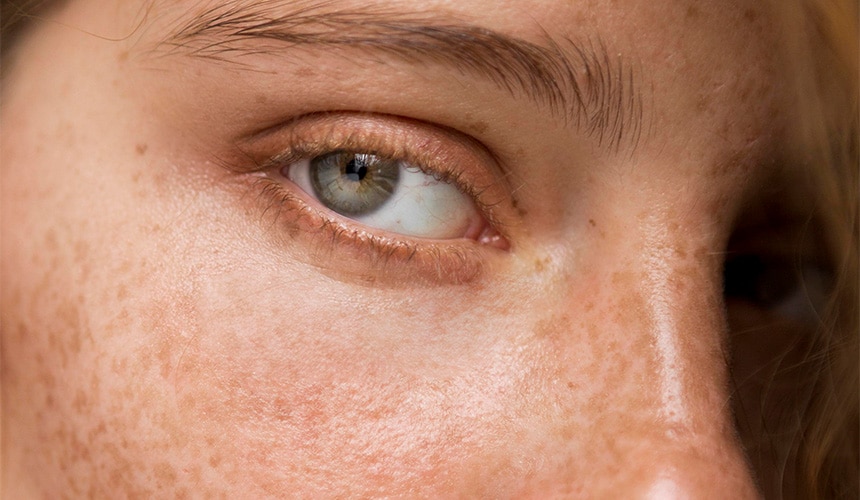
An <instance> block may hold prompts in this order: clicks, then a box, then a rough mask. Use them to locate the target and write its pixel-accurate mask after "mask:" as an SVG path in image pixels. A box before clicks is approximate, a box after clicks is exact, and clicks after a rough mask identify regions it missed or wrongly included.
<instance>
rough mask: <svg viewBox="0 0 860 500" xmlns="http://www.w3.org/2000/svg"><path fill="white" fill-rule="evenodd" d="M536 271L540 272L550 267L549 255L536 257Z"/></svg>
mask: <svg viewBox="0 0 860 500" xmlns="http://www.w3.org/2000/svg"><path fill="white" fill-rule="evenodd" d="M534 266H535V272H537V273H540V272H543V271H544V270H546V268H547V267H549V257H544V258H542V259H535V262H534Z"/></svg>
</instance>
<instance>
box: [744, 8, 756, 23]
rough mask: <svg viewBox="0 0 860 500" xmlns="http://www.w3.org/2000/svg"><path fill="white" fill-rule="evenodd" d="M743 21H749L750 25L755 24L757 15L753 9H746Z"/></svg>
mask: <svg viewBox="0 0 860 500" xmlns="http://www.w3.org/2000/svg"><path fill="white" fill-rule="evenodd" d="M744 19H746V20H747V21H749V22H751V23H752V22H755V21H756V19H758V14H757V13H756V11H755V10H753V9H747V10H745V11H744Z"/></svg>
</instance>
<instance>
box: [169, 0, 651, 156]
mask: <svg viewBox="0 0 860 500" xmlns="http://www.w3.org/2000/svg"><path fill="white" fill-rule="evenodd" d="M306 5H307V4H306ZM276 14H277V15H276ZM254 40H258V41H259V40H273V41H278V42H282V43H284V44H285V45H286V46H287V47H291V46H292V47H295V46H305V45H317V46H345V47H354V48H358V49H361V50H364V51H376V52H381V53H384V54H387V55H389V56H394V57H399V58H401V59H403V60H405V61H407V62H410V63H415V62H423V63H427V62H431V63H439V64H445V65H448V66H451V67H453V68H455V69H456V70H457V71H459V72H461V73H465V74H472V75H477V76H479V77H482V78H485V79H488V80H490V81H492V82H493V83H494V84H495V85H497V86H498V87H500V88H502V89H504V90H506V91H508V92H509V93H511V94H512V95H514V96H515V97H516V96H523V95H524V96H526V97H527V98H529V99H531V100H532V101H534V102H536V103H538V104H542V105H546V106H548V108H549V109H550V110H551V112H552V113H553V114H555V115H557V116H561V117H563V118H564V119H565V120H566V121H567V122H568V123H573V124H575V125H576V126H577V127H578V128H580V129H582V130H584V131H585V132H586V133H587V134H588V135H589V136H593V137H596V138H597V139H598V141H599V143H600V144H605V145H607V146H609V147H613V148H620V147H621V146H622V144H623V143H625V141H629V143H630V144H632V145H634V146H635V145H636V144H637V143H638V142H639V140H640V136H641V133H642V122H643V105H642V97H641V93H640V92H639V91H638V89H639V86H638V85H637V82H636V81H635V75H634V72H633V70H632V67H631V66H630V65H628V64H627V63H626V62H625V61H624V60H623V59H622V58H621V57H620V55H619V56H618V57H617V58H611V57H610V56H609V54H608V52H607V50H606V48H605V47H604V45H603V44H602V43H593V42H590V43H587V44H576V43H574V42H573V41H571V40H568V39H565V40H564V41H563V42H561V43H558V42H556V41H554V40H552V39H550V38H549V37H548V36H547V37H546V42H545V44H544V45H538V44H535V43H531V42H528V41H525V40H522V39H519V38H514V37H511V36H507V35H504V34H501V33H498V32H495V31H491V30H488V29H485V28H481V27H478V26H473V25H468V24H459V23H450V22H441V21H439V20H437V19H436V18H431V17H429V16H427V15H422V14H409V13H403V12H396V11H391V10H383V9H379V8H375V9H365V10H332V9H331V3H330V2H320V3H313V4H311V5H310V6H305V7H303V8H298V7H293V8H292V10H289V5H288V2H279V1H267V2H261V3H258V4H256V5H243V4H242V2H236V1H233V2H227V3H226V4H221V5H219V6H217V7H214V8H212V9H209V10H207V11H204V12H203V13H201V14H199V15H197V16H195V17H194V18H192V19H191V20H190V21H188V22H187V23H185V24H184V25H182V26H180V27H179V28H178V29H176V30H175V31H174V32H173V33H172V34H171V35H170V36H169V37H168V38H167V39H166V40H165V41H164V42H163V43H162V45H161V46H162V48H164V47H168V48H169V49H170V51H171V52H172V51H174V50H178V51H187V52H188V53H190V54H192V55H194V56H198V57H204V58H208V59H214V60H220V61H227V62H230V61H237V60H238V58H239V57H241V56H242V55H246V54H256V53H260V52H270V51H271V50H270V49H266V48H260V47H257V48H254V47H253V45H249V44H248V43H242V42H249V41H254Z"/></svg>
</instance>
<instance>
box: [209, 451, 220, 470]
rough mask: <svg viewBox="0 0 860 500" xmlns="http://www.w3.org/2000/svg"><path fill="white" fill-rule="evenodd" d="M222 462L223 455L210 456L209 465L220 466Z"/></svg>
mask: <svg viewBox="0 0 860 500" xmlns="http://www.w3.org/2000/svg"><path fill="white" fill-rule="evenodd" d="M220 463H221V455H217V454H216V455H212V456H211V457H209V465H210V466H212V467H213V468H214V467H218V464H220Z"/></svg>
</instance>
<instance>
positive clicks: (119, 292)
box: [116, 285, 128, 300]
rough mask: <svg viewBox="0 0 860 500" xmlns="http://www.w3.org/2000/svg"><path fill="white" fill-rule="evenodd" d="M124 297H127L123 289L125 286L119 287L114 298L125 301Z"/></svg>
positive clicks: (126, 291) (125, 290) (125, 289)
mask: <svg viewBox="0 0 860 500" xmlns="http://www.w3.org/2000/svg"><path fill="white" fill-rule="evenodd" d="M126 297H128V289H127V288H126V287H125V285H120V286H119V287H118V288H117V289H116V298H117V300H125V298H126Z"/></svg>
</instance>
